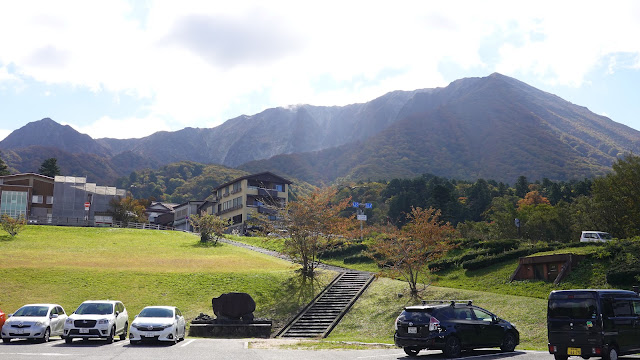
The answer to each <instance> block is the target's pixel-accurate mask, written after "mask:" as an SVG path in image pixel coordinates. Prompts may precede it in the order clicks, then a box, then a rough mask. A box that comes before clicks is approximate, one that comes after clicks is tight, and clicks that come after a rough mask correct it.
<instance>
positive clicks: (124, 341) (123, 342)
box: [111, 340, 129, 346]
mask: <svg viewBox="0 0 640 360" xmlns="http://www.w3.org/2000/svg"><path fill="white" fill-rule="evenodd" d="M128 343H129V340H120V341H118V342H116V341H114V342H113V344H111V345H113V346H122V345H124V344H128Z"/></svg>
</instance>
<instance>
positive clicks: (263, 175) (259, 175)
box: [213, 171, 292, 192]
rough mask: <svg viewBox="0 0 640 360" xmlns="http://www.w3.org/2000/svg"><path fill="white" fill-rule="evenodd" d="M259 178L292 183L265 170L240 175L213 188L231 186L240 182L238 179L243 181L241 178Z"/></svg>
mask: <svg viewBox="0 0 640 360" xmlns="http://www.w3.org/2000/svg"><path fill="white" fill-rule="evenodd" d="M259 178H264V179H268V180H271V181H273V180H276V181H280V182H283V183H285V184H292V182H291V181H289V180H287V179H285V178H283V177H282V176H278V175H276V174H274V173H272V172H270V171H265V172H261V173H257V174H251V175H245V176H241V177H239V178H237V179H234V180H231V181H229V182H226V183H224V184H222V185H218V186H217V187H216V188H214V189H213V191H214V192H215V191H218V190H220V189H222V188H224V187H227V186H229V185H231V184H233V183H235V182H238V181H241V180H244V179H259Z"/></svg>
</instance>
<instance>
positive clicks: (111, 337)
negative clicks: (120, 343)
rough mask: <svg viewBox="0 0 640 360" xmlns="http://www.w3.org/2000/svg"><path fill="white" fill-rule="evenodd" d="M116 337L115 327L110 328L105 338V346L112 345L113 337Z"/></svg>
mask: <svg viewBox="0 0 640 360" xmlns="http://www.w3.org/2000/svg"><path fill="white" fill-rule="evenodd" d="M115 335H116V326H115V325H113V327H112V328H111V332H109V336H107V344H112V343H113V337H114V336H115Z"/></svg>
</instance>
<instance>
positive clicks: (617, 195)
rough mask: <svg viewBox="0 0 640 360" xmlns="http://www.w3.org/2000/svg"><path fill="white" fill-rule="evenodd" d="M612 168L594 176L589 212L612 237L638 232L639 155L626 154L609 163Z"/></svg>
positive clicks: (639, 201) (639, 213)
mask: <svg viewBox="0 0 640 360" xmlns="http://www.w3.org/2000/svg"><path fill="white" fill-rule="evenodd" d="M612 168H613V172H611V173H609V174H607V175H606V176H604V177H600V178H597V179H595V180H594V182H593V187H592V194H593V205H594V206H593V207H592V209H591V211H592V212H595V214H593V215H592V216H595V217H597V218H599V219H601V221H599V223H600V225H601V228H598V229H590V230H602V231H608V232H610V233H611V234H612V235H613V236H614V237H618V238H630V237H634V236H639V235H640V227H638V224H640V157H638V156H635V155H626V156H625V157H623V158H620V159H618V161H617V162H616V163H614V164H613V166H612Z"/></svg>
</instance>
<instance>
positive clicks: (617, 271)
mask: <svg viewBox="0 0 640 360" xmlns="http://www.w3.org/2000/svg"><path fill="white" fill-rule="evenodd" d="M639 280H640V267H639V266H638V265H635V266H627V265H626V264H622V266H618V267H616V268H613V269H611V270H609V271H607V283H609V284H610V285H637V284H638V281H639Z"/></svg>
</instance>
